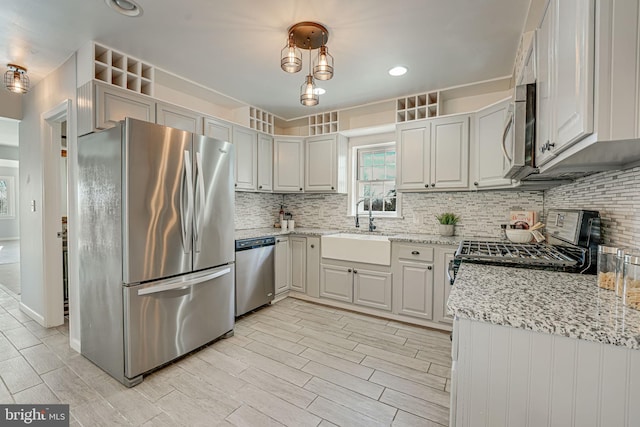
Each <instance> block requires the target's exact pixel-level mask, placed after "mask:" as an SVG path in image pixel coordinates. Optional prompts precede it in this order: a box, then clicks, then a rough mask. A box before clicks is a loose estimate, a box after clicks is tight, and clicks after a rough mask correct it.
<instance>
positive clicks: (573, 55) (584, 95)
mask: <svg viewBox="0 0 640 427" xmlns="http://www.w3.org/2000/svg"><path fill="white" fill-rule="evenodd" d="M549 7H554V12H555V13H556V18H555V19H554V21H555V24H554V31H555V36H554V37H553V38H552V40H553V41H554V43H553V45H554V47H555V52H554V56H553V57H554V59H555V64H554V65H555V66H554V67H553V68H554V69H555V75H554V77H555V83H554V84H553V91H554V98H555V105H554V107H555V108H554V111H555V113H554V117H555V119H556V122H555V132H556V135H555V146H554V147H553V148H552V150H553V151H554V152H558V151H559V150H561V149H563V148H566V147H567V146H569V145H570V144H572V143H574V142H576V141H578V140H580V139H582V138H583V137H584V136H585V135H589V134H590V133H592V132H593V74H594V56H593V55H594V32H595V24H594V5H593V0H554V1H552V2H551V5H550V6H549Z"/></svg>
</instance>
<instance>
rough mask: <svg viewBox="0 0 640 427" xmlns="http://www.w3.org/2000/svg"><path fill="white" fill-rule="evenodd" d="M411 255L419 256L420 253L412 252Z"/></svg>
mask: <svg viewBox="0 0 640 427" xmlns="http://www.w3.org/2000/svg"><path fill="white" fill-rule="evenodd" d="M411 255H420V252H418V251H412V252H411Z"/></svg>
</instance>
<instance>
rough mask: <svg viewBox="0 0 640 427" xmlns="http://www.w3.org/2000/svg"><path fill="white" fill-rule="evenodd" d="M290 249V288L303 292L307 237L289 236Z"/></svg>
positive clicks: (305, 272)
mask: <svg viewBox="0 0 640 427" xmlns="http://www.w3.org/2000/svg"><path fill="white" fill-rule="evenodd" d="M289 247H290V251H291V290H292V291H297V292H303V293H304V292H305V290H306V281H307V239H306V238H304V237H297V236H291V237H289Z"/></svg>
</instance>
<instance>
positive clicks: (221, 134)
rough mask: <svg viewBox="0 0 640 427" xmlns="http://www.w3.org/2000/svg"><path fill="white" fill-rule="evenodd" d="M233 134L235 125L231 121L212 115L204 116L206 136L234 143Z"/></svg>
mask: <svg viewBox="0 0 640 427" xmlns="http://www.w3.org/2000/svg"><path fill="white" fill-rule="evenodd" d="M232 134H233V125H232V124H231V123H228V122H225V121H222V120H217V119H213V118H211V117H205V118H204V135H205V136H209V137H211V138H216V139H219V140H221V141H227V142H231V143H233V138H232Z"/></svg>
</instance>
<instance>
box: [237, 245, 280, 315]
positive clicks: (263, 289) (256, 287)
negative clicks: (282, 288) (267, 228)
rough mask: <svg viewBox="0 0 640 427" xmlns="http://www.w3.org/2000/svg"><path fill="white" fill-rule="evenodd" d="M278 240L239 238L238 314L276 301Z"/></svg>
mask: <svg viewBox="0 0 640 427" xmlns="http://www.w3.org/2000/svg"><path fill="white" fill-rule="evenodd" d="M275 243H276V242H275V238H273V237H261V238H258V239H243V240H236V317H237V316H242V315H243V314H245V313H247V312H249V311H251V310H253V309H256V308H258V307H260V306H262V305H265V304H268V303H269V302H270V301H272V300H273V296H274V295H275V277H274V274H275V268H274V249H275Z"/></svg>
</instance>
